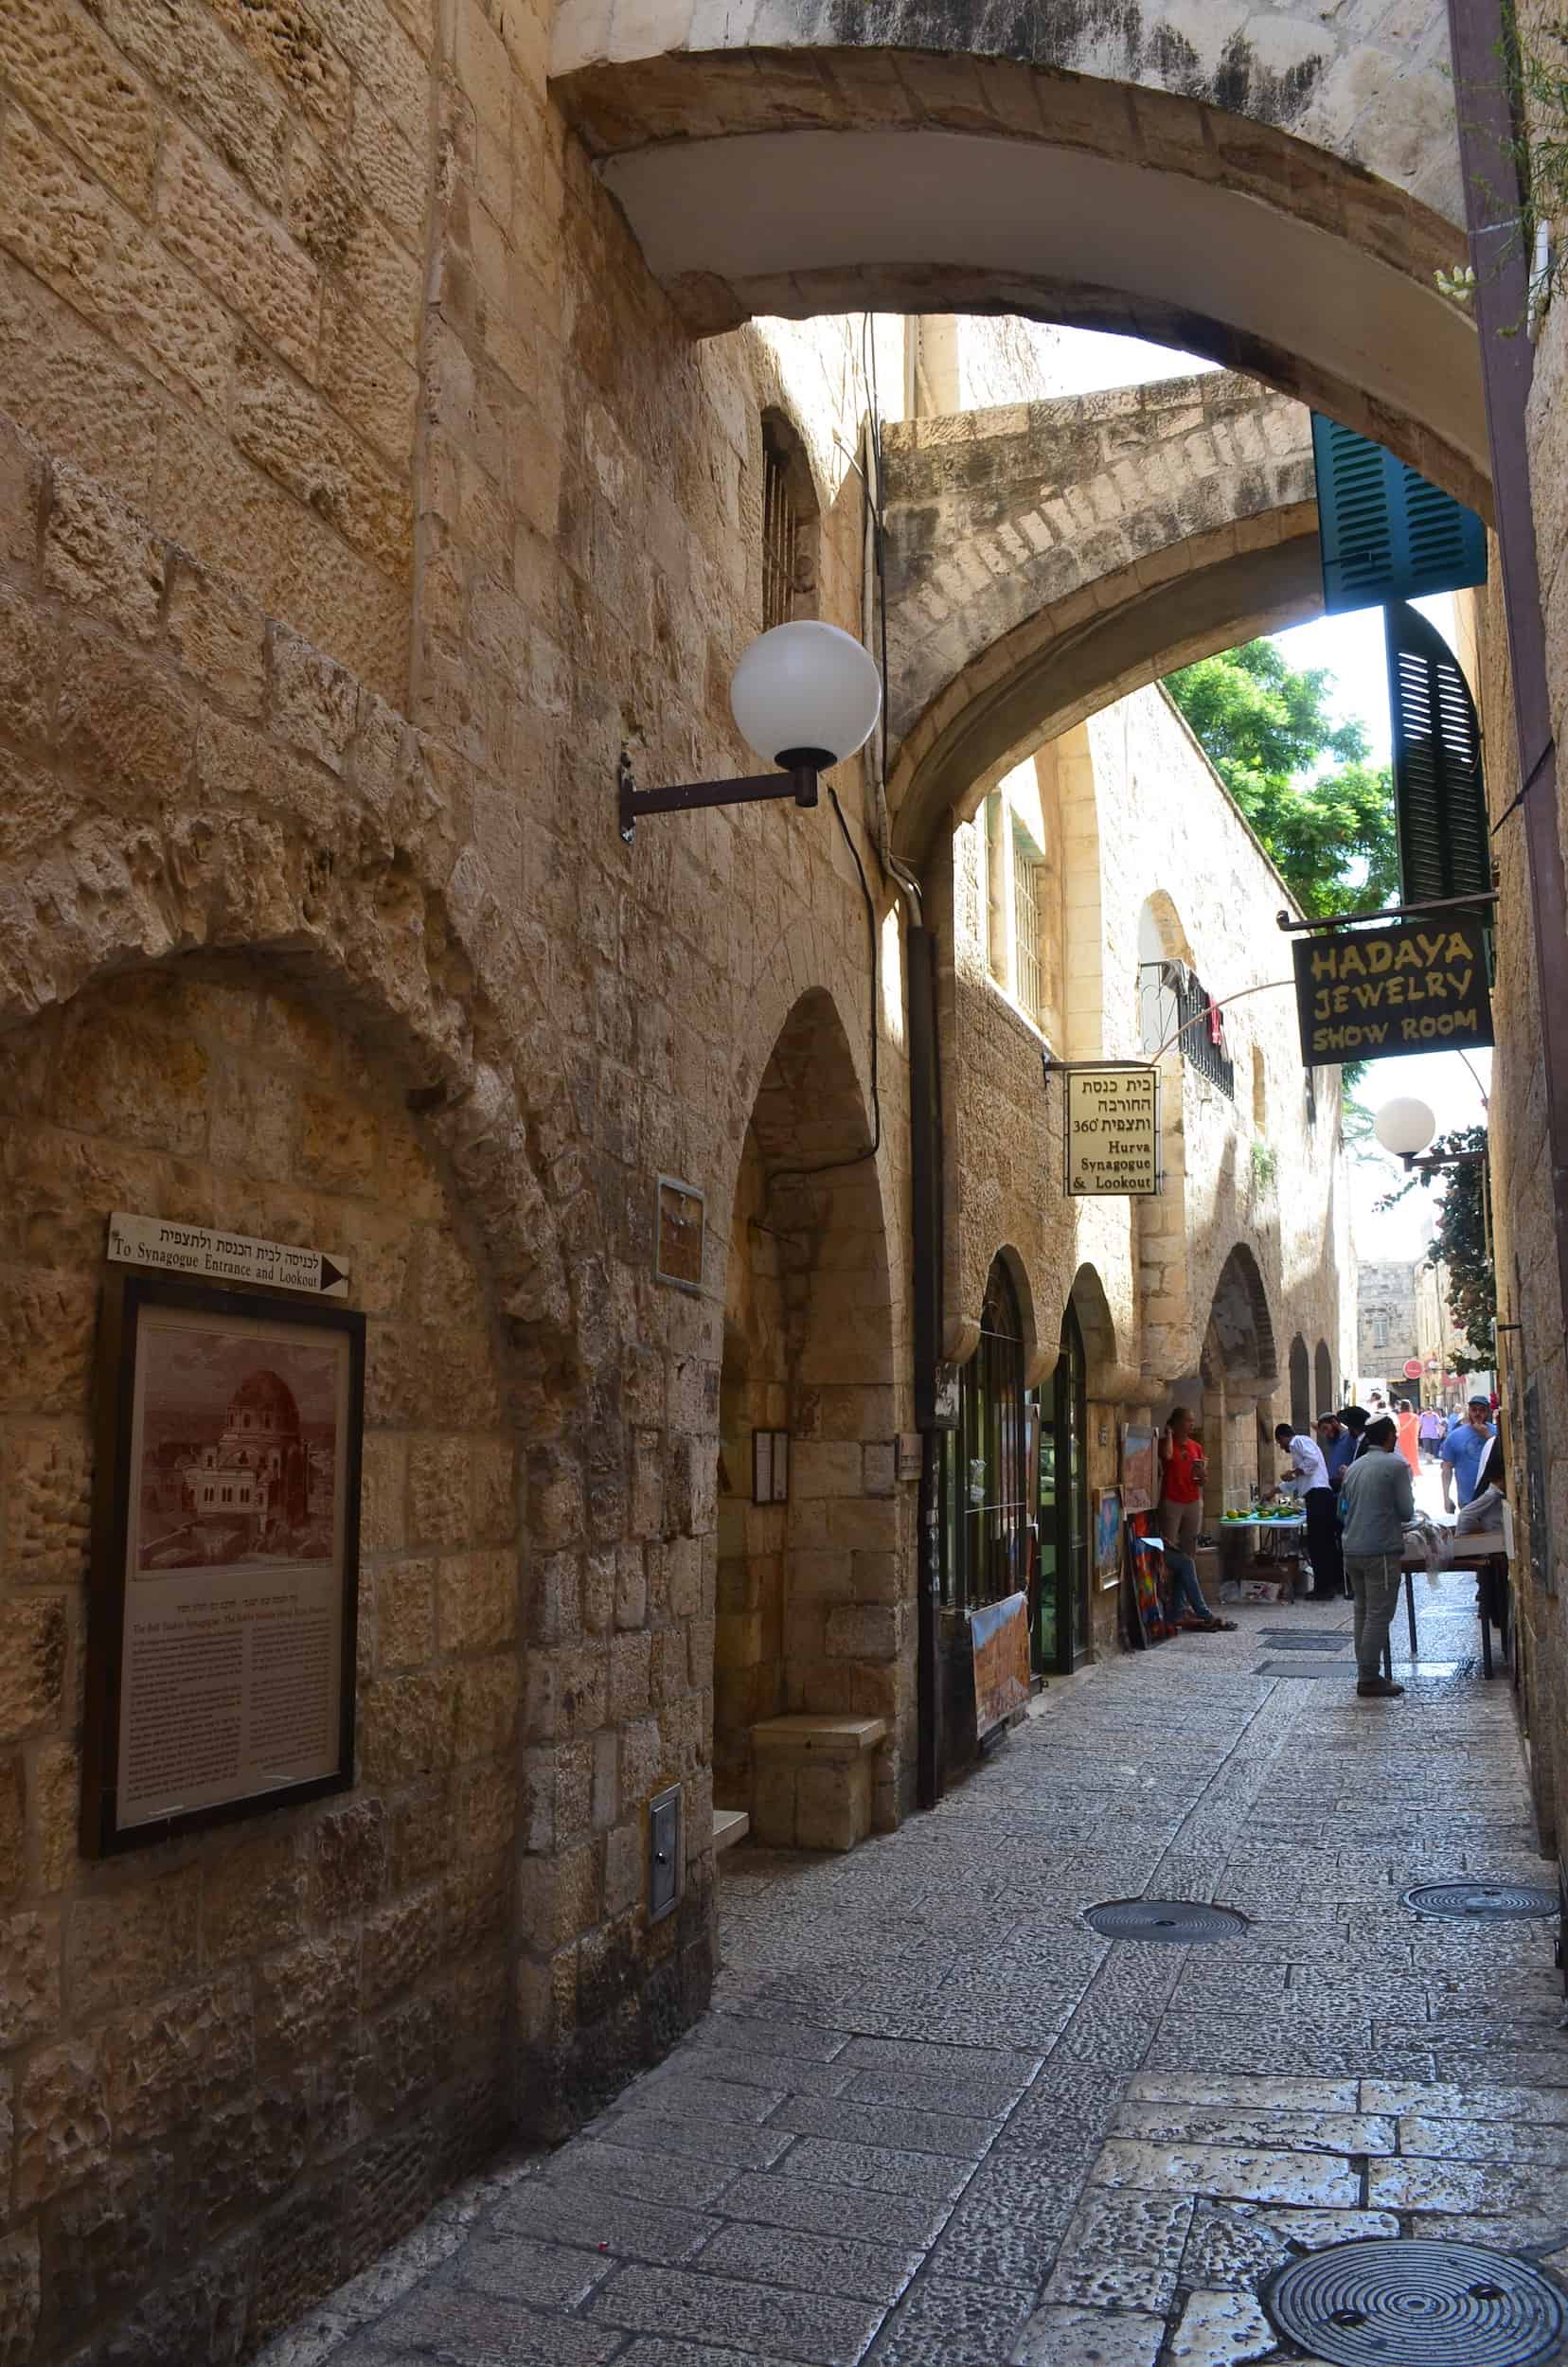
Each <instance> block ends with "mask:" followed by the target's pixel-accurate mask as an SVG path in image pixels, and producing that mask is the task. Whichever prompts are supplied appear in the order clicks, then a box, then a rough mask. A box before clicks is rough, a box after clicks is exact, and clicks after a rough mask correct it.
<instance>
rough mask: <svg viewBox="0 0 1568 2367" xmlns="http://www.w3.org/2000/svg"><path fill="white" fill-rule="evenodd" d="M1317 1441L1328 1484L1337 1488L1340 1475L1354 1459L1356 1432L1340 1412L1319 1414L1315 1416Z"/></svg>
mask: <svg viewBox="0 0 1568 2367" xmlns="http://www.w3.org/2000/svg"><path fill="white" fill-rule="evenodd" d="M1317 1442H1318V1449H1319V1451H1320V1453H1321V1454H1322V1456H1323V1461H1324V1468H1326V1469H1327V1473H1328V1485H1329V1486H1330V1487H1332V1488H1336V1489H1337V1488H1338V1486H1339V1484H1340V1479H1341V1476H1342V1474H1343V1473H1344V1472H1345V1471H1347V1470H1348V1469H1349V1468H1350V1465H1351V1463H1352V1462H1353V1460H1354V1459H1355V1452H1356V1433H1355V1432H1354V1431H1353V1430H1351V1429H1350V1428H1349V1426H1348V1425H1347V1424H1346V1422H1345V1417H1344V1415H1340V1414H1320V1415H1318V1418H1317Z"/></svg>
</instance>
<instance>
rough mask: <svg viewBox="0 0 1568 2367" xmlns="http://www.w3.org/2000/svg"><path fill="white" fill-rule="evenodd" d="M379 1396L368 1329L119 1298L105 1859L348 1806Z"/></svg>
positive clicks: (117, 1280)
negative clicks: (333, 1799)
mask: <svg viewBox="0 0 1568 2367" xmlns="http://www.w3.org/2000/svg"><path fill="white" fill-rule="evenodd" d="M364 1389H365V1318H364V1316H363V1315H362V1314H359V1313H358V1312H356V1311H355V1310H353V1309H351V1308H345V1307H339V1306H326V1305H322V1304H320V1303H319V1302H317V1303H313V1304H301V1303H300V1302H299V1301H298V1300H294V1299H283V1298H276V1297H273V1296H270V1295H264V1294H262V1293H260V1292H252V1291H238V1290H212V1289H206V1288H204V1287H201V1286H199V1285H192V1284H189V1283H184V1282H170V1281H167V1280H165V1279H163V1278H162V1277H160V1276H155V1275H152V1274H149V1273H128V1274H124V1275H114V1276H112V1277H111V1280H110V1283H109V1286H108V1290H107V1291H106V1297H105V1308H104V1322H103V1326H102V1334H101V1340H100V1361H99V1371H98V1428H97V1451H96V1456H95V1468H96V1484H95V1501H94V1514H93V1547H92V1564H91V1586H90V1597H89V1611H88V1638H87V1717H86V1731H85V1751H84V1762H85V1763H84V1772H83V1795H82V1824H81V1830H82V1846H83V1848H84V1850H86V1851H87V1852H88V1854H90V1855H101V1854H105V1853H109V1852H114V1851H118V1850H123V1849H130V1848H135V1847H138V1846H144V1845H147V1844H149V1843H151V1842H158V1841H163V1840H167V1839H168V1838H169V1836H170V1835H172V1834H175V1833H179V1832H184V1831H186V1830H187V1829H190V1828H193V1827H195V1826H199V1825H202V1824H211V1823H214V1822H217V1821H220V1820H223V1819H227V1818H233V1817H238V1816H242V1815H247V1814H251V1815H255V1814H260V1813H261V1812H262V1811H264V1810H267V1809H271V1808H275V1807H277V1806H281V1805H283V1804H285V1803H289V1802H293V1801H296V1800H302V1799H313V1798H316V1797H317V1796H319V1795H321V1794H323V1793H326V1792H330V1791H340V1790H344V1789H347V1787H348V1786H349V1785H350V1784H351V1782H352V1780H353V1743H354V1691H353V1685H354V1636H355V1625H356V1608H357V1595H358V1571H359V1491H360V1442H361V1431H362V1426H363V1418H364V1412H363V1409H364Z"/></svg>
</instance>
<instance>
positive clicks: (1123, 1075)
mask: <svg viewBox="0 0 1568 2367" xmlns="http://www.w3.org/2000/svg"><path fill="white" fill-rule="evenodd" d="M1066 1077H1067V1189H1068V1191H1069V1192H1071V1193H1077V1194H1078V1195H1080V1196H1082V1195H1085V1194H1102V1193H1113V1194H1118V1193H1123V1192H1125V1193H1128V1194H1130V1195H1131V1197H1133V1198H1134V1199H1138V1198H1144V1199H1147V1198H1149V1197H1151V1196H1152V1195H1153V1194H1154V1193H1156V1192H1158V1190H1159V1188H1160V1080H1159V1077H1158V1075H1157V1074H1156V1072H1155V1071H1154V1070H1153V1069H1152V1068H1149V1067H1148V1066H1147V1065H1145V1066H1143V1067H1132V1066H1127V1067H1105V1066H1094V1065H1086V1066H1084V1067H1082V1068H1070V1069H1068V1070H1067V1072H1066Z"/></svg>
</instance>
